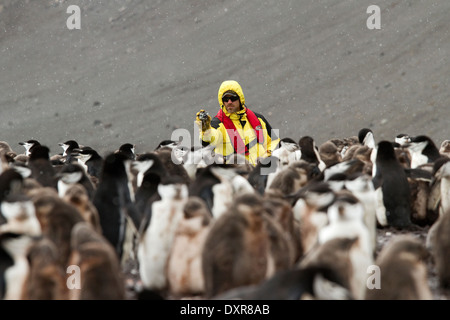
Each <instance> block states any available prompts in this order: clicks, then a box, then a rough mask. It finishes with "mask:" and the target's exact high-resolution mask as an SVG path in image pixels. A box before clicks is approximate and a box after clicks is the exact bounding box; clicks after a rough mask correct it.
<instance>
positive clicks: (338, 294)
mask: <svg viewBox="0 0 450 320" xmlns="http://www.w3.org/2000/svg"><path fill="white" fill-rule="evenodd" d="M346 286H348V284H347V283H346V279H345V278H344V277H343V275H342V274H340V273H339V272H336V270H334V269H333V268H332V267H330V266H308V267H305V268H292V269H287V270H281V271H279V272H278V273H276V274H275V275H273V276H272V277H270V278H269V279H267V280H265V281H263V282H262V283H261V284H255V285H249V286H241V287H238V288H233V289H230V290H228V291H225V292H223V293H221V294H218V295H217V296H215V297H213V298H212V300H353V297H352V294H351V292H350V290H348V289H347V288H346Z"/></svg>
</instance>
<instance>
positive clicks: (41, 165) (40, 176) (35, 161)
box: [28, 145, 57, 190]
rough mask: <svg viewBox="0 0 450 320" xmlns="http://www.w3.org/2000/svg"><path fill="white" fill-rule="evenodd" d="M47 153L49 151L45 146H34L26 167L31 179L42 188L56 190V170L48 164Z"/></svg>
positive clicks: (48, 157) (48, 156)
mask: <svg viewBox="0 0 450 320" xmlns="http://www.w3.org/2000/svg"><path fill="white" fill-rule="evenodd" d="M49 152H50V149H49V148H48V147H47V146H43V145H36V146H34V147H33V149H32V150H31V154H30V156H29V159H28V167H29V168H30V169H31V178H33V179H35V180H36V181H37V182H39V183H40V184H41V185H42V186H43V187H52V188H54V189H55V190H56V188H57V178H56V169H55V168H54V167H53V165H52V163H51V162H50V155H49Z"/></svg>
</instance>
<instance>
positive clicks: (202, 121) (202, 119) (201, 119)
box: [195, 109, 211, 132]
mask: <svg viewBox="0 0 450 320" xmlns="http://www.w3.org/2000/svg"><path fill="white" fill-rule="evenodd" d="M195 123H196V124H197V126H198V127H199V128H200V129H201V130H202V132H205V131H206V130H208V129H210V128H211V116H210V115H209V114H208V113H207V112H206V111H205V110H203V109H202V110H200V111H199V112H197V116H196V118H195Z"/></svg>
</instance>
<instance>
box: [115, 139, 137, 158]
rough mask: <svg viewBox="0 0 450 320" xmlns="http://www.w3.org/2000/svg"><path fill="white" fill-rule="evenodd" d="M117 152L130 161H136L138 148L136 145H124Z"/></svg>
mask: <svg viewBox="0 0 450 320" xmlns="http://www.w3.org/2000/svg"><path fill="white" fill-rule="evenodd" d="M115 152H120V153H122V154H124V155H125V156H126V157H127V158H129V159H130V160H136V146H135V145H134V144H131V143H124V144H122V145H121V146H120V147H119V149H117V150H116V151H115Z"/></svg>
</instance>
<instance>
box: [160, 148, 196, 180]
mask: <svg viewBox="0 0 450 320" xmlns="http://www.w3.org/2000/svg"><path fill="white" fill-rule="evenodd" d="M155 153H156V154H157V155H158V157H159V158H160V159H161V162H162V164H163V165H164V166H165V167H166V169H167V172H168V174H169V175H170V176H178V177H180V178H182V179H183V181H184V183H186V184H187V185H189V184H190V183H191V181H192V180H191V178H190V176H189V174H188V172H187V171H186V168H185V167H184V166H183V164H181V163H176V162H175V161H174V157H175V155H174V153H173V150H172V149H170V148H159V149H158V150H156V151H155Z"/></svg>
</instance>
